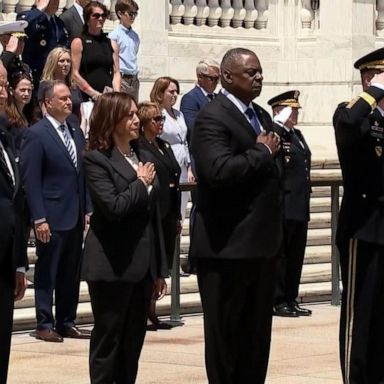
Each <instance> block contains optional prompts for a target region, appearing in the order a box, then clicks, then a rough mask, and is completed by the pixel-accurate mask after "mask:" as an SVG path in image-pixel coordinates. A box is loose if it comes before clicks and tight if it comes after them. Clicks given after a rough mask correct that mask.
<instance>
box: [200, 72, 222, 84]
mask: <svg viewBox="0 0 384 384" xmlns="http://www.w3.org/2000/svg"><path fill="white" fill-rule="evenodd" d="M201 76H203V77H205V78H206V79H208V80H209V81H212V83H216V82H218V81H219V79H220V77H219V76H209V75H204V74H203V73H202V74H201Z"/></svg>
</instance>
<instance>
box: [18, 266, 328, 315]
mask: <svg viewBox="0 0 384 384" xmlns="http://www.w3.org/2000/svg"><path fill="white" fill-rule="evenodd" d="M330 279H331V264H330V263H317V264H305V265H304V266H303V272H302V278H301V284H306V283H318V282H324V281H329V280H330ZM166 281H167V286H168V293H167V295H166V296H169V295H170V292H171V288H172V283H171V279H170V278H168V279H166ZM180 292H181V295H182V296H183V295H185V294H189V293H195V292H198V285H197V278H196V275H190V276H188V277H180ZM88 301H89V294H88V286H87V283H86V282H84V281H82V282H81V283H80V295H79V303H85V302H88ZM34 305H35V297H34V290H33V285H30V287H29V288H28V289H27V291H26V293H25V296H24V298H23V299H22V300H20V301H18V302H16V303H15V308H16V309H22V308H30V307H34Z"/></svg>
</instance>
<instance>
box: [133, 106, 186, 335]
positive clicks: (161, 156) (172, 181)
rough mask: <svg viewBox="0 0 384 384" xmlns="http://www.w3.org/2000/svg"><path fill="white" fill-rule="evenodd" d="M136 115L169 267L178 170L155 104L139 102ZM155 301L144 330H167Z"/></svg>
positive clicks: (177, 224) (177, 220)
mask: <svg viewBox="0 0 384 384" xmlns="http://www.w3.org/2000/svg"><path fill="white" fill-rule="evenodd" d="M138 116H139V119H140V124H141V128H142V135H141V136H140V138H139V140H138V143H139V144H140V145H139V148H140V150H139V153H141V154H142V155H143V156H145V157H147V158H148V159H150V161H151V162H153V163H154V165H155V170H156V175H157V177H158V179H159V183H160V193H159V203H160V216H161V222H162V227H163V235H164V245H165V253H166V255H167V261H168V269H171V268H172V262H173V256H174V253H175V241H176V236H177V235H178V234H179V233H180V231H181V213H180V202H181V194H180V189H179V179H180V173H181V169H180V166H179V164H178V162H177V160H176V158H175V155H174V154H173V151H172V147H171V145H170V144H169V143H168V142H167V141H165V140H163V139H161V138H160V137H158V136H159V135H161V133H162V131H163V124H164V116H163V115H162V114H161V111H160V108H159V106H158V105H157V104H156V103H151V102H143V103H140V104H139V110H138ZM155 311H156V300H155V298H154V299H153V300H151V305H150V308H149V312H148V320H149V321H150V322H151V323H152V324H149V325H148V326H147V329H148V330H157V329H169V328H172V326H171V325H169V324H167V323H164V322H162V321H160V320H159V319H158V318H157V316H156V313H155Z"/></svg>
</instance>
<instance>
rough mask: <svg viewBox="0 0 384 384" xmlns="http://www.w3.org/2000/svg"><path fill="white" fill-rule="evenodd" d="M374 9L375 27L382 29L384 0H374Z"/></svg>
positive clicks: (383, 24) (383, 25) (383, 23)
mask: <svg viewBox="0 0 384 384" xmlns="http://www.w3.org/2000/svg"><path fill="white" fill-rule="evenodd" d="M376 11H377V19H376V29H377V30H378V31H382V30H383V29H384V0H377V1H376Z"/></svg>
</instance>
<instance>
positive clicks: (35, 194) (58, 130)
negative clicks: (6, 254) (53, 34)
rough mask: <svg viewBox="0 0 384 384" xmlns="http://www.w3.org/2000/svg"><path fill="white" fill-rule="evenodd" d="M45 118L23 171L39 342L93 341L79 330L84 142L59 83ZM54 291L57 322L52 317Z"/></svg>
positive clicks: (31, 132)
mask: <svg viewBox="0 0 384 384" xmlns="http://www.w3.org/2000/svg"><path fill="white" fill-rule="evenodd" d="M44 104H45V107H46V110H47V114H46V115H45V117H44V118H43V119H41V120H40V121H39V122H38V123H36V124H35V125H33V126H32V127H30V128H28V130H26V133H25V137H24V139H23V143H22V148H21V171H22V176H23V182H24V188H25V192H26V196H27V201H28V205H29V208H30V211H31V217H32V220H33V223H34V229H35V234H36V238H37V243H36V252H37V256H38V259H37V262H36V266H35V301H36V318H37V328H36V333H35V336H36V338H37V339H41V340H44V341H52V342H61V341H63V337H74V338H84V337H87V336H89V334H88V335H87V334H85V333H84V332H82V331H80V330H79V329H78V328H76V327H75V319H76V309H77V303H78V298H79V284H80V264H81V249H82V240H83V229H84V224H85V214H86V213H90V211H91V210H90V207H89V205H88V203H87V202H88V199H86V187H85V179H84V170H83V161H82V151H83V149H84V145H85V140H84V136H83V134H82V132H81V130H80V127H79V126H78V125H77V126H75V125H73V124H69V122H68V121H67V120H66V118H67V117H68V116H69V115H70V114H71V111H72V101H71V93H70V90H69V89H68V87H67V86H66V85H65V84H64V83H63V82H61V81H51V82H47V85H46V88H45V97H44ZM54 290H55V305H56V319H54V316H53V313H52V304H53V291H54Z"/></svg>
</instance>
